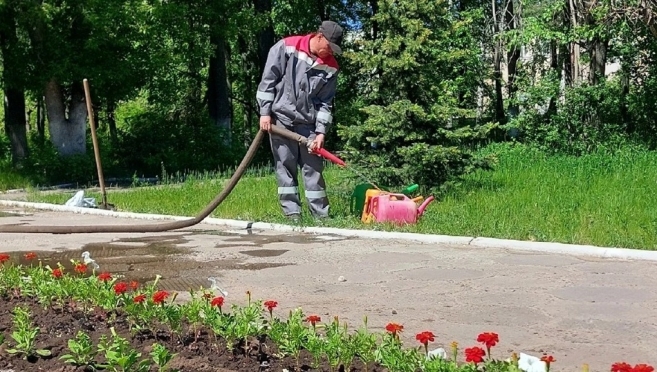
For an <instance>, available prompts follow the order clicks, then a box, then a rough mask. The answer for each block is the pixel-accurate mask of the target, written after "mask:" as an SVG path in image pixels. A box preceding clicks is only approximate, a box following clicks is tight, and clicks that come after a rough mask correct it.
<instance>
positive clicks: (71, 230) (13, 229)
mask: <svg viewBox="0 0 657 372" xmlns="http://www.w3.org/2000/svg"><path fill="white" fill-rule="evenodd" d="M271 133H273V134H277V135H279V136H281V137H285V138H287V139H290V140H293V141H296V142H298V143H299V144H301V145H304V146H306V147H310V144H311V143H312V141H311V140H309V139H308V138H306V137H304V136H302V135H300V134H298V133H294V132H291V131H289V130H287V129H285V128H282V127H279V126H273V125H272V127H271ZM264 135H265V131H262V130H260V131H258V134H256V136H255V138H254V139H253V142H251V146H249V149H248V150H247V152H246V155H244V158H243V159H242V162H241V163H240V165H239V166H238V167H237V169H236V170H235V173H233V176H232V177H231V178H230V180H228V183H227V184H226V186H225V187H224V189H223V190H221V192H220V193H219V194H218V195H217V196H216V197H215V198H214V200H212V202H211V203H210V204H208V205H207V206H206V207H205V208H204V209H203V210H202V211H201V213H199V214H198V215H197V216H196V217H194V218H192V219H189V220H181V221H173V222H165V223H155V224H142V225H135V224H130V225H85V226H79V225H78V226H47V225H43V226H39V225H14V224H12V225H6V224H5V225H0V233H40V234H90V233H149V232H163V231H170V230H177V229H183V228H186V227H190V226H193V225H196V224H198V223H200V222H201V221H203V220H204V219H205V218H206V217H207V216H209V215H210V213H212V211H214V210H215V209H216V208H217V207H218V206H219V204H221V203H222V202H223V201H224V200H225V199H226V198H227V197H228V195H229V194H230V193H231V191H233V189H234V188H235V186H236V185H237V182H239V180H240V178H242V176H243V175H244V172H245V171H246V168H247V167H248V166H249V164H250V163H251V161H252V160H253V158H254V157H255V154H256V151H257V150H258V147H259V146H260V143H261V142H262V138H263V137H264ZM327 154H328V155H327ZM318 155H326V156H327V159H329V160H331V161H334V162H335V161H336V160H335V159H337V161H339V162H342V161H341V160H340V159H338V158H337V157H335V156H334V155H332V154H331V153H329V152H327V151H325V150H324V151H321V152H319V153H318ZM331 157H332V158H331ZM333 158H335V159H333ZM338 164H339V163H338ZM342 164H344V163H342Z"/></svg>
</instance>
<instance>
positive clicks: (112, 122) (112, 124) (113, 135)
mask: <svg viewBox="0 0 657 372" xmlns="http://www.w3.org/2000/svg"><path fill="white" fill-rule="evenodd" d="M115 109H116V105H115V104H114V101H112V100H110V101H109V102H107V112H106V113H105V115H106V119H107V126H108V128H109V132H110V140H111V141H112V143H114V144H115V143H117V141H118V139H119V138H118V135H117V132H116V117H115V116H114V110H115Z"/></svg>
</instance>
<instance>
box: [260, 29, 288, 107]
mask: <svg viewBox="0 0 657 372" xmlns="http://www.w3.org/2000/svg"><path fill="white" fill-rule="evenodd" d="M286 62H287V56H286V54H285V42H284V41H283V40H280V41H279V42H277V43H276V44H274V46H272V47H271V48H270V49H269V54H268V55H267V62H266V63H265V68H264V70H263V72H262V79H261V80H260V84H259V85H258V92H257V93H256V100H257V101H258V106H259V107H260V116H269V115H271V105H272V103H273V102H274V98H275V96H276V84H278V82H279V81H280V80H281V77H282V76H283V74H284V73H285V65H286Z"/></svg>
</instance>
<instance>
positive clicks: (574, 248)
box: [0, 200, 657, 261]
mask: <svg viewBox="0 0 657 372" xmlns="http://www.w3.org/2000/svg"><path fill="white" fill-rule="evenodd" d="M0 205H3V206H8V207H21V208H28V209H37V210H49V211H55V212H69V213H78V214H89V215H97V216H108V217H116V218H132V219H140V220H186V219H189V218H192V217H184V216H171V215H165V214H148V213H132V212H114V211H108V210H103V209H94V208H81V207H69V206H65V205H57V204H48V203H30V202H21V201H13V200H0ZM202 223H204V224H209V225H219V226H228V227H232V228H236V229H249V228H250V229H261V230H272V231H280V232H303V233H313V234H332V235H340V236H348V237H355V238H369V239H395V240H406V241H415V242H421V243H429V244H452V245H467V246H471V247H478V248H501V249H510V250H520V251H533V252H540V253H557V254H566V255H575V256H592V257H600V258H616V259H626V260H632V259H634V260H648V261H657V251H647V250H640V249H629V248H614V247H598V246H591V245H577V244H564V243H548V242H531V241H521V240H509V239H496V238H485V237H468V236H450V235H434V234H418V233H405V232H394V231H376V230H349V229H338V228H332V227H312V226H311V227H297V226H289V225H281V224H274V223H267V222H249V221H241V220H229V219H220V218H213V217H208V218H206V219H205V220H203V222H202Z"/></svg>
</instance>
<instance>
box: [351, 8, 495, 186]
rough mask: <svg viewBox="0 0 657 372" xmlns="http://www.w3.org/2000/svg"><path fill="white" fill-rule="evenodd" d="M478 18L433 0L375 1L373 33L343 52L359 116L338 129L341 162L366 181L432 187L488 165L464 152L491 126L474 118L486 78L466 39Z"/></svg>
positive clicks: (478, 54) (474, 49) (469, 38)
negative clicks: (367, 176)
mask: <svg viewBox="0 0 657 372" xmlns="http://www.w3.org/2000/svg"><path fill="white" fill-rule="evenodd" d="M481 17H482V13H481V12H477V11H469V10H465V11H461V12H458V13H456V12H452V11H451V10H450V8H449V7H448V6H447V4H446V2H445V1H440V0H439V1H436V0H412V1H411V0H380V1H378V2H377V4H376V13H375V14H374V15H373V16H372V19H371V22H372V23H371V24H375V25H376V29H377V30H378V31H377V34H376V35H372V36H370V37H369V38H365V37H360V38H357V40H356V41H355V47H356V48H357V51H356V52H354V53H351V54H348V58H349V59H350V60H351V63H353V64H355V65H356V66H357V67H358V71H357V74H358V77H359V81H358V84H357V89H358V96H357V98H355V102H354V105H355V106H356V107H359V108H360V109H361V113H360V115H359V116H358V117H356V118H354V120H352V121H344V123H342V124H341V125H340V128H339V133H340V135H341V136H342V138H343V139H344V140H345V150H347V155H346V157H347V158H348V159H349V160H351V161H353V162H357V163H358V164H359V165H360V166H361V167H362V168H364V169H367V170H368V172H370V173H371V177H372V178H373V179H376V180H378V182H380V183H382V184H387V185H399V184H408V183H421V184H422V185H425V186H430V187H437V186H441V185H444V184H445V182H446V181H449V180H451V179H453V178H454V177H458V176H461V175H463V174H465V173H468V172H470V171H472V170H474V169H477V168H479V167H487V166H489V165H490V162H491V159H489V158H478V157H476V156H474V155H473V153H472V152H470V151H468V149H467V148H468V146H469V145H471V144H472V143H473V142H474V141H476V140H477V139H482V138H485V137H486V136H487V135H488V133H489V132H490V130H491V129H492V128H493V127H495V125H494V124H485V125H480V124H478V123H476V120H474V118H475V117H476V111H475V108H476V99H477V97H476V92H477V87H478V86H479V85H480V84H481V83H482V80H483V78H485V77H486V76H487V74H488V72H487V69H486V66H484V65H483V63H482V59H481V52H480V50H479V47H478V44H477V40H476V39H475V38H473V37H472V27H473V25H474V24H475V22H477V21H478V20H480V18H481ZM371 24H370V25H371Z"/></svg>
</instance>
